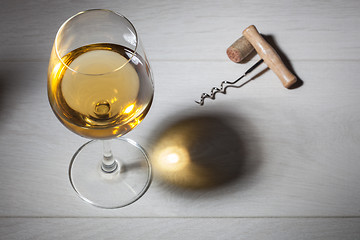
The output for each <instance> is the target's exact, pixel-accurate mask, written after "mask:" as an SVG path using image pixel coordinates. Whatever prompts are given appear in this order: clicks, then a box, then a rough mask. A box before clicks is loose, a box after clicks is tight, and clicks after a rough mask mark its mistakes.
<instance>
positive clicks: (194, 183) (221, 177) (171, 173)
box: [150, 112, 261, 190]
mask: <svg viewBox="0 0 360 240" xmlns="http://www.w3.org/2000/svg"><path fill="white" fill-rule="evenodd" d="M176 118H178V116H173V118H170V117H168V118H166V119H167V121H169V120H170V121H171V120H172V119H176ZM234 122H236V126H237V127H234V126H235V125H234V124H232V123H234ZM239 126H240V128H242V129H239ZM156 129H162V131H161V133H159V134H158V135H157V136H156V138H155V141H154V145H153V147H152V151H151V154H150V155H151V160H152V164H153V168H154V176H155V178H156V179H157V178H158V177H159V180H162V181H163V182H165V183H168V184H171V185H174V186H177V187H180V188H186V189H193V190H199V189H212V188H216V187H219V186H223V185H225V184H228V183H231V182H234V181H235V180H241V179H242V180H244V179H245V177H247V176H250V175H252V173H254V171H255V170H256V169H257V168H258V167H259V165H260V155H261V151H260V148H257V153H256V154H254V153H253V152H251V150H250V149H253V147H254V146H251V148H250V147H249V146H248V144H247V143H246V140H245V137H246V135H247V136H248V135H249V134H251V133H249V129H251V128H250V127H249V126H248V125H247V124H246V122H245V121H244V120H243V119H240V118H239V117H237V116H234V115H233V114H228V113H224V112H214V113H212V114H203V115H196V116H189V117H186V118H182V119H180V120H177V121H175V122H173V123H172V124H169V125H168V126H165V127H164V126H162V127H158V128H156ZM242 130H243V131H242ZM241 132H242V134H240V133H241Z"/></svg>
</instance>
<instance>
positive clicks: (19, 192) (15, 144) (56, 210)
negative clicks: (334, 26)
mask: <svg viewBox="0 0 360 240" xmlns="http://www.w3.org/2000/svg"><path fill="white" fill-rule="evenodd" d="M294 66H295V69H296V71H297V73H298V74H299V75H301V78H303V79H304V82H305V83H304V85H303V86H302V87H300V88H298V89H295V90H287V89H285V88H283V87H282V86H281V83H280V82H279V80H278V79H277V78H276V76H275V75H274V74H272V73H271V72H269V71H267V72H265V73H263V74H262V75H261V76H260V77H258V78H256V80H253V81H251V82H250V83H249V84H247V85H245V86H244V87H243V88H240V89H236V88H231V89H228V91H227V94H226V95H218V96H217V100H216V101H214V102H213V101H211V100H209V101H207V102H206V103H205V106H204V107H199V106H197V105H196V104H195V103H194V102H193V100H194V98H195V99H196V97H198V96H199V95H200V93H201V92H202V91H203V90H206V89H210V87H211V86H213V85H217V84H218V83H219V80H222V79H232V78H234V76H238V75H239V73H242V72H243V70H244V69H245V68H246V66H244V65H236V64H231V63H221V62H207V63H206V64H204V63H203V62H190V63H189V62H176V63H175V64H174V63H173V62H162V61H155V62H153V69H154V76H155V83H156V96H155V100H154V104H153V107H152V109H151V110H150V112H149V114H148V116H147V117H146V118H145V120H144V121H143V123H142V124H140V125H139V127H138V128H136V129H135V130H134V131H133V132H131V133H130V134H129V137H131V138H133V139H135V140H137V141H138V142H139V143H141V144H143V145H144V146H145V147H146V148H147V149H149V150H151V149H153V148H154V147H155V146H156V143H157V138H156V136H157V135H158V134H159V133H160V132H162V131H165V130H167V129H171V126H170V125H171V124H173V123H176V122H178V121H180V120H181V119H185V120H186V119H193V118H194V117H195V118H196V117H200V116H203V115H204V114H205V115H211V116H213V117H215V118H216V119H217V120H219V121H220V123H224V124H225V125H224V126H219V124H218V123H213V122H211V121H210V125H207V123H208V122H209V121H208V120H206V119H205V122H204V127H205V128H201V129H205V130H206V131H208V132H210V133H211V134H212V135H213V136H216V137H213V138H211V141H212V142H211V144H212V145H211V146H213V150H210V151H209V152H206V151H205V152H199V153H200V154H205V156H208V157H209V159H215V160H216V161H215V163H214V162H212V164H215V165H214V166H215V167H216V166H217V165H216V162H222V159H223V158H224V156H230V157H231V156H233V157H234V156H235V157H237V158H234V161H236V159H238V158H240V159H242V161H243V162H240V163H237V162H235V166H237V167H239V168H240V167H243V169H244V170H243V172H242V173H241V174H239V175H237V174H235V175H234V179H233V181H231V182H228V183H225V182H224V184H220V185H219V186H217V187H214V188H207V189H198V190H191V189H187V188H185V189H184V188H180V187H178V186H177V185H173V184H170V183H169V182H167V181H163V180H161V178H160V175H159V172H157V173H156V175H155V177H154V182H153V184H152V186H151V188H150V190H149V191H148V193H146V195H145V196H144V197H143V198H142V199H140V200H139V201H138V202H137V203H135V204H134V205H131V206H129V207H127V208H124V209H121V210H115V211H104V210H100V209H96V208H93V207H91V206H88V205H87V204H85V203H84V202H82V201H81V200H80V199H78V198H77V197H76V196H75V193H74V191H73V190H72V189H71V187H70V184H69V182H68V177H67V168H68V164H69V161H70V158H71V156H72V154H73V153H74V152H75V151H76V149H77V148H78V147H79V146H80V145H81V144H82V143H84V142H85V141H86V140H84V139H82V138H81V137H78V136H76V135H74V134H72V133H70V132H69V131H68V130H66V129H65V128H64V127H63V126H62V125H61V124H60V123H59V122H58V121H57V119H56V118H55V116H54V115H53V113H52V112H51V110H50V107H49V105H48V103H47V96H46V71H47V63H46V62H33V63H28V62H8V63H6V62H5V63H2V64H1V66H0V73H1V74H0V79H1V81H0V84H1V88H0V89H1V94H0V96H1V99H0V101H1V104H0V106H1V108H0V120H1V126H0V132H1V134H0V152H1V157H0V163H1V165H2V167H1V169H0V182H1V183H2V184H1V185H0V194H1V201H0V215H1V216H220V217H221V216H235V217H236V216H314V215H316V216H358V215H359V214H360V212H359V211H360V205H359V203H360V191H359V188H358V184H357V183H358V182H359V181H360V175H359V174H358V169H359V167H360V165H359V161H358V159H359V158H360V155H359V151H358V146H359V143H360V138H359V136H360V128H359V124H358V122H359V120H360V119H359V117H360V110H359V108H358V106H357V105H356V104H354V103H356V102H358V100H359V96H360V93H359V91H360V86H359V85H360V82H359V81H357V79H356V78H354V77H353V73H354V72H356V71H357V69H358V64H357V63H356V62H355V63H354V62H348V63H347V64H346V65H339V64H338V63H337V62H326V63H324V62H317V61H314V62H311V63H310V64H309V62H307V61H306V62H302V61H295V62H294ZM263 68H264V66H263ZM19 69H21V71H19ZM179 69H182V71H179ZM258 71H262V69H261V68H260V69H259V70H258ZM174 73H176V74H174ZM255 74H256V73H254V75H255ZM250 77H251V76H250ZM214 115H215V116H214ZM211 124H215V125H211ZM206 126H210V127H215V128H213V129H211V130H212V132H211V131H210V129H208V128H206ZM216 127H219V129H220V130H218V129H217V128H216ZM206 131H205V133H204V134H205V135H199V136H200V139H201V137H202V136H204V137H208V135H206ZM223 131H225V132H223ZM231 139H237V141H239V144H240V147H241V148H242V149H246V155H244V156H242V155H240V156H239V155H236V154H238V149H237V146H238V147H239V145H236V144H235V145H234V144H231V142H230V140H231ZM198 144H199V145H198V147H199V149H207V146H208V145H207V139H203V142H201V141H199V143H198ZM224 149H225V150H224ZM206 154H208V155H206ZM229 154H230V155H229ZM231 154H235V155H231ZM213 155H214V156H215V157H214V158H212V157H211V156H213ZM226 164H230V165H229V166H233V165H232V164H233V163H231V162H227V163H226ZM236 164H238V165H236ZM239 164H240V165H239ZM241 164H243V165H241ZM218 166H219V167H220V166H221V165H218ZM231 168H232V167H230V168H229V167H227V168H226V166H225V171H226V170H229V171H231V170H232V169H231ZM238 173H239V172H238ZM179 174H180V175H181V174H182V173H181V172H180V173H179ZM210 177H216V176H215V175H210Z"/></svg>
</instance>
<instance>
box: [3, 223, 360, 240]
mask: <svg viewBox="0 0 360 240" xmlns="http://www.w3.org/2000/svg"><path fill="white" fill-rule="evenodd" d="M0 234H1V236H2V238H4V239H8V240H12V239H36V240H42V239H69V240H71V239H77V240H80V239H114V238H117V239H170V238H171V239H199V240H201V239H238V238H241V239H254V240H257V239H267V240H272V239H274V240H275V239H276V240H282V239H294V240H297V239H299V240H300V239H301V240H306V239H309V240H313V239H329V240H332V239H333V240H337V239H344V240H353V239H358V238H359V237H360V221H359V219H358V218H356V219H341V218H340V219H331V218H330V219H322V218H320V219H319V218H309V219H297V218H295V219H292V218H289V219H288V218H285V219H281V218H280V219H276V218H271V219H262V218H259V219H256V218H255V219H254V218H250V219H247V218H240V219H237V218H235V219H231V218H230V219H227V218H220V219H219V218H214V219H208V218H205V219H197V218H190V219H189V218H184V219H183V218H135V219H134V218H95V219H94V218H80V219H77V218H70V219H69V218H62V219H57V218H50V219H49V218H15V219H13V218H10V219H0Z"/></svg>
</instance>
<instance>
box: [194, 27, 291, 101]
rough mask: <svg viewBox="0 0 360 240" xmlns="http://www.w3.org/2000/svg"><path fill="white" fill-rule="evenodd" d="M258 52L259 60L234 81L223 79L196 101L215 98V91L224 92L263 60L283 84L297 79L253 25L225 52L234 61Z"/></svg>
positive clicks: (289, 83) (287, 84) (287, 86)
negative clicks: (218, 85) (218, 84)
mask: <svg viewBox="0 0 360 240" xmlns="http://www.w3.org/2000/svg"><path fill="white" fill-rule="evenodd" d="M254 49H255V51H256V52H257V53H258V54H259V56H260V58H261V59H260V60H259V61H258V62H257V63H255V64H254V65H253V66H252V67H250V68H249V69H248V70H247V71H246V72H245V73H244V74H243V75H242V76H241V77H240V78H238V79H237V80H235V81H234V82H228V81H223V82H222V83H221V85H220V88H217V87H213V88H212V89H211V93H210V94H207V93H203V94H202V95H201V98H200V101H195V102H196V103H198V104H200V105H203V104H204V100H205V98H210V99H215V95H216V93H218V92H220V93H225V90H226V88H227V87H228V86H231V85H234V84H236V83H237V82H238V81H240V80H241V79H242V78H243V77H245V76H246V75H247V74H248V73H250V72H252V71H253V70H254V69H255V68H256V67H257V66H258V65H260V64H261V63H262V62H263V61H264V62H265V63H266V65H267V66H268V67H269V68H270V69H271V70H272V71H273V72H274V73H275V74H276V75H277V77H278V78H279V79H280V81H281V82H282V84H283V86H284V87H286V88H290V87H291V86H292V85H294V83H295V82H296V81H297V78H296V76H295V75H294V74H292V73H291V72H290V71H289V69H288V68H287V67H286V66H285V64H284V62H283V61H282V60H281V58H280V57H279V55H278V54H277V52H276V51H275V50H274V48H273V47H272V46H271V45H270V44H269V43H268V42H267V41H266V40H265V39H264V38H263V37H262V36H261V35H260V34H259V32H258V31H257V29H256V27H255V26H254V25H251V26H249V27H248V28H246V29H245V30H244V31H243V36H242V37H240V38H239V39H238V40H236V41H235V42H234V43H233V44H232V45H231V46H230V47H229V48H228V49H227V50H226V53H227V55H228V57H229V58H230V60H232V61H234V62H241V61H242V60H244V58H246V57H247V56H248V55H249V54H250V53H251V52H252V51H253V50H254Z"/></svg>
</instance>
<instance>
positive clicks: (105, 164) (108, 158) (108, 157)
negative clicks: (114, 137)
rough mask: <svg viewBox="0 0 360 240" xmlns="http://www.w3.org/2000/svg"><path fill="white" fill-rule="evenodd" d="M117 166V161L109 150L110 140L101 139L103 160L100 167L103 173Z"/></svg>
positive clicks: (109, 171)
mask: <svg viewBox="0 0 360 240" xmlns="http://www.w3.org/2000/svg"><path fill="white" fill-rule="evenodd" d="M117 168H118V163H117V161H115V158H114V156H113V154H112V152H111V140H103V160H102V163H101V169H102V170H103V171H104V172H105V173H112V172H114V171H115V170H116V169H117Z"/></svg>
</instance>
